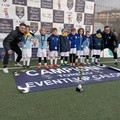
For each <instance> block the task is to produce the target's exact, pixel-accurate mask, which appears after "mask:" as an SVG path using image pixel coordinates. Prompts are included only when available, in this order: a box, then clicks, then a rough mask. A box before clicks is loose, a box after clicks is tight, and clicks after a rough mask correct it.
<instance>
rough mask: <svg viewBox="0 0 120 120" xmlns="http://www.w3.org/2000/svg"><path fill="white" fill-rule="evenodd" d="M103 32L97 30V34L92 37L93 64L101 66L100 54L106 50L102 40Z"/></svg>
mask: <svg viewBox="0 0 120 120" xmlns="http://www.w3.org/2000/svg"><path fill="white" fill-rule="evenodd" d="M101 33H102V32H101V30H100V29H99V30H97V31H96V34H93V35H92V42H91V46H92V53H93V56H92V64H95V63H96V64H97V65H102V64H100V52H101V50H102V49H103V48H104V41H103V38H102V34H101Z"/></svg>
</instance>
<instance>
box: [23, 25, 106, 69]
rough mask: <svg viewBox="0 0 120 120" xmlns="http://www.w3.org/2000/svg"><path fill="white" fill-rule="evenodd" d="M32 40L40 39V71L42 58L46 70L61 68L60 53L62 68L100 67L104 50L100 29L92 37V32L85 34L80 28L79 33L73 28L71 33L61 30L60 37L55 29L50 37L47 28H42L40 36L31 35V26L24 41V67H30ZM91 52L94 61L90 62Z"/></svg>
mask: <svg viewBox="0 0 120 120" xmlns="http://www.w3.org/2000/svg"><path fill="white" fill-rule="evenodd" d="M32 38H37V39H38V52H37V57H38V62H39V64H38V68H39V69H40V68H41V67H42V58H44V67H45V68H46V69H48V68H52V67H53V66H55V67H59V65H58V56H59V53H60V65H61V66H68V65H70V66H76V65H85V64H92V65H94V64H97V65H100V53H101V50H102V49H103V48H104V41H103V38H102V34H101V30H100V29H99V30H97V31H96V33H95V34H92V35H91V34H90V31H86V32H85V33H84V29H83V28H79V29H78V31H77V30H76V29H75V28H72V29H71V32H70V33H68V31H67V29H66V28H64V29H62V30H61V35H58V30H57V28H53V29H52V30H51V33H50V35H48V34H46V28H45V27H42V28H41V29H40V30H39V34H35V35H33V34H31V33H30V26H27V30H26V33H25V34H24V36H23V39H22V58H23V67H26V66H27V67H29V66H30V59H31V56H32V43H33V41H31V39H32ZM34 44H36V42H34ZM48 46H49V51H50V53H49V57H50V65H48V63H47V61H48V59H47V48H48ZM91 51H92V60H91V62H90V60H89V56H90V55H91ZM68 59H69V60H68ZM68 61H69V62H68ZM68 63H69V64H68Z"/></svg>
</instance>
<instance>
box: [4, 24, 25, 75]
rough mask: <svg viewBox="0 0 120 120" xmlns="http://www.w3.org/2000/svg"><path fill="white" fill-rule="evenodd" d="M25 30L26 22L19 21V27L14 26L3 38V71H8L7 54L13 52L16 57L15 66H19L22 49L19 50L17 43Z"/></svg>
mask: <svg viewBox="0 0 120 120" xmlns="http://www.w3.org/2000/svg"><path fill="white" fill-rule="evenodd" d="M25 31H26V24H24V23H21V24H20V25H19V27H16V29H15V30H13V31H11V32H10V33H9V34H8V35H7V37H6V38H5V39H4V40H3V47H4V49H5V56H4V59H3V72H4V73H9V71H8V69H7V65H8V60H9V55H10V54H12V53H13V51H14V52H16V53H17V55H18V57H17V59H16V62H15V66H21V64H19V62H20V60H21V58H22V51H21V50H20V48H19V46H18V43H19V42H21V40H22V37H23V35H24V33H25Z"/></svg>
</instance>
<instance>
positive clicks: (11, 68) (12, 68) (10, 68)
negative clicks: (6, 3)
mask: <svg viewBox="0 0 120 120" xmlns="http://www.w3.org/2000/svg"><path fill="white" fill-rule="evenodd" d="M119 62H120V61H118V63H119ZM101 63H114V61H108V62H101ZM35 67H36V68H37V66H30V68H35ZM21 68H23V67H8V69H9V70H14V69H21ZM2 69H3V68H0V70H2Z"/></svg>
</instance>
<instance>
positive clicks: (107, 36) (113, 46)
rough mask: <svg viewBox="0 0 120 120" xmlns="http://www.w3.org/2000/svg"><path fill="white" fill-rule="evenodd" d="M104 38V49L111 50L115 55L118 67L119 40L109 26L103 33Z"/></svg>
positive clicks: (115, 62)
mask: <svg viewBox="0 0 120 120" xmlns="http://www.w3.org/2000/svg"><path fill="white" fill-rule="evenodd" d="M102 37H103V40H104V48H109V49H110V50H111V51H112V52H113V55H114V64H115V65H118V62H117V48H118V39H117V36H116V35H115V33H114V32H112V31H111V30H110V27H109V26H105V27H104V31H103V32H102Z"/></svg>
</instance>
